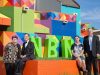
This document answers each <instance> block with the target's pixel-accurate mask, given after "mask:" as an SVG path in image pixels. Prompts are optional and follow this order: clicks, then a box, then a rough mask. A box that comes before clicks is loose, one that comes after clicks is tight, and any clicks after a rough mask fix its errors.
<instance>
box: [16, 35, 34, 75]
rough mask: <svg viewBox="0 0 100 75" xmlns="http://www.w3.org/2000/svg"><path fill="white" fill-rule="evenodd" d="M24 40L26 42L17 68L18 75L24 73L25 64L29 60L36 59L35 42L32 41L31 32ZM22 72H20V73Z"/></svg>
mask: <svg viewBox="0 0 100 75" xmlns="http://www.w3.org/2000/svg"><path fill="white" fill-rule="evenodd" d="M24 40H25V42H24V43H23V47H22V51H21V56H20V57H21V59H19V60H18V61H17V66H18V67H17V70H16V72H17V73H16V74H17V75H20V74H21V75H23V69H24V66H25V63H26V62H27V61H28V60H32V59H34V58H35V57H34V44H33V43H32V42H31V41H30V36H29V34H27V33H26V34H25V35H24ZM19 73H20V74H19Z"/></svg>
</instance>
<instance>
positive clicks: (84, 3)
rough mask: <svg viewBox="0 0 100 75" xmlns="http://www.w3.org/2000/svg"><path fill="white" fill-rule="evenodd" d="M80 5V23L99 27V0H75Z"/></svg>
mask: <svg viewBox="0 0 100 75" xmlns="http://www.w3.org/2000/svg"><path fill="white" fill-rule="evenodd" d="M76 1H77V2H78V3H79V4H80V7H81V19H82V23H90V24H91V25H92V26H93V27H95V28H97V29H100V0H76Z"/></svg>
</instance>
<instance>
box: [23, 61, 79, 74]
mask: <svg viewBox="0 0 100 75" xmlns="http://www.w3.org/2000/svg"><path fill="white" fill-rule="evenodd" d="M78 73H79V72H78V68H77V65H76V61H74V60H32V61H28V62H27V63H26V67H25V69H24V73H23V74H24V75H64V74H69V75H78Z"/></svg>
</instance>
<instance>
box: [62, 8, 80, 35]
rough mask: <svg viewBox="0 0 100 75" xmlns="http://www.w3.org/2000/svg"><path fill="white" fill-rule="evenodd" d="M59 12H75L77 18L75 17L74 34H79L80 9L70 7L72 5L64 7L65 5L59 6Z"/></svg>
mask: <svg viewBox="0 0 100 75" xmlns="http://www.w3.org/2000/svg"><path fill="white" fill-rule="evenodd" d="M61 12H62V13H67V14H73V13H77V19H76V35H78V36H81V25H80V22H81V17H80V9H78V8H72V7H66V6H61Z"/></svg>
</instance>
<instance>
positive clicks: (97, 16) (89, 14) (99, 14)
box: [81, 8, 100, 21]
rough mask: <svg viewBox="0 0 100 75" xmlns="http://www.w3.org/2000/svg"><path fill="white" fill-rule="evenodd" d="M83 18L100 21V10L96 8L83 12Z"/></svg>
mask: <svg viewBox="0 0 100 75" xmlns="http://www.w3.org/2000/svg"><path fill="white" fill-rule="evenodd" d="M81 18H82V20H91V21H93V20H94V21H100V10H99V8H95V9H89V10H86V11H85V12H81Z"/></svg>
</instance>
